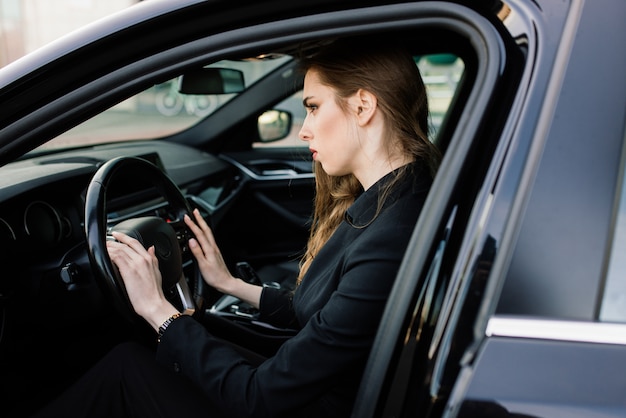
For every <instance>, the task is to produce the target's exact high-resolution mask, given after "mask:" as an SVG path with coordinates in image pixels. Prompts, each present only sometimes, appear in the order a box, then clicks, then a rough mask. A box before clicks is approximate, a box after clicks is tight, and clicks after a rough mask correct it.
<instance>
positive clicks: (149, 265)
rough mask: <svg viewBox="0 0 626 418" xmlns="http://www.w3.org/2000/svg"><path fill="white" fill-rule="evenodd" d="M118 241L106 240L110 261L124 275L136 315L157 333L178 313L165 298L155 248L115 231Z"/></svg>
mask: <svg viewBox="0 0 626 418" xmlns="http://www.w3.org/2000/svg"><path fill="white" fill-rule="evenodd" d="M113 237H114V238H115V239H116V240H117V241H107V250H108V253H109V256H110V257H111V261H112V262H113V264H115V265H116V266H117V268H118V270H119V272H120V275H121V276H122V280H123V281H124V286H125V287H126V292H127V293H128V298H129V299H130V302H131V304H132V305H133V308H134V309H135V312H137V314H139V315H140V316H142V317H143V318H144V319H145V320H146V321H147V322H148V323H149V324H150V325H151V326H152V327H153V328H154V329H155V330H158V328H159V326H160V325H161V324H162V323H163V322H164V321H165V320H166V319H167V318H169V317H170V316H172V315H173V314H175V313H177V312H178V310H177V309H176V308H175V307H174V306H173V305H172V304H171V303H170V302H169V301H167V299H166V298H165V295H164V294H163V288H162V285H161V281H162V279H161V272H160V271H159V262H158V260H157V258H156V255H155V249H154V246H152V247H150V248H148V249H147V250H146V249H145V248H144V247H143V245H142V244H141V243H140V242H139V241H137V240H136V239H134V238H131V237H129V236H128V235H125V234H122V233H119V232H113Z"/></svg>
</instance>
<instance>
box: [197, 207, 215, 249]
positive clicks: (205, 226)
mask: <svg viewBox="0 0 626 418" xmlns="http://www.w3.org/2000/svg"><path fill="white" fill-rule="evenodd" d="M193 216H194V218H195V219H196V222H197V224H198V226H200V229H202V232H204V235H206V236H207V239H208V240H209V242H210V243H211V245H215V238H214V237H213V231H212V230H211V227H209V224H207V223H206V221H205V220H204V218H203V217H202V214H200V211H199V210H198V209H194V211H193Z"/></svg>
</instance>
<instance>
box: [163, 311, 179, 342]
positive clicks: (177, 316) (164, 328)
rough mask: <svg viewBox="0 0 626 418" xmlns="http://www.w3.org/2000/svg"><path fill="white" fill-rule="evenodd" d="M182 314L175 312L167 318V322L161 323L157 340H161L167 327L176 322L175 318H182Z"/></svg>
mask: <svg viewBox="0 0 626 418" xmlns="http://www.w3.org/2000/svg"><path fill="white" fill-rule="evenodd" d="M181 316H183V314H181V313H180V312H179V313H175V314H174V315H172V316H170V317H169V318H167V319H166V320H165V322H163V323H162V324H161V326H160V327H159V333H158V336H157V342H161V337H163V334H164V333H165V330H166V329H167V327H169V326H170V324H171V323H172V322H174V320H175V319H177V318H180V317H181Z"/></svg>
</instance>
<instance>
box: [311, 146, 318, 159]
mask: <svg viewBox="0 0 626 418" xmlns="http://www.w3.org/2000/svg"><path fill="white" fill-rule="evenodd" d="M309 151H311V154H312V155H313V160H315V159H316V158H317V151H316V150H314V149H312V148H309Z"/></svg>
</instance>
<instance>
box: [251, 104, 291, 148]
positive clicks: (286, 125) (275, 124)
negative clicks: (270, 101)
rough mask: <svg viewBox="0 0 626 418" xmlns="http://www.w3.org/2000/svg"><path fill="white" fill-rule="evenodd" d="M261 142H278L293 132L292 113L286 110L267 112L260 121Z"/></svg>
mask: <svg viewBox="0 0 626 418" xmlns="http://www.w3.org/2000/svg"><path fill="white" fill-rule="evenodd" d="M258 126H259V138H260V139H261V142H272V141H278V140H279V139H283V138H285V137H286V136H287V135H289V132H290V131H291V113H289V112H287V111H285V110H275V109H273V110H267V111H265V112H263V114H262V115H261V116H259V119H258Z"/></svg>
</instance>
